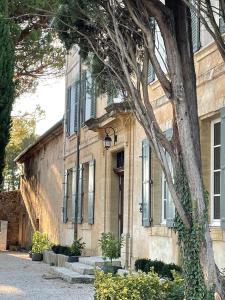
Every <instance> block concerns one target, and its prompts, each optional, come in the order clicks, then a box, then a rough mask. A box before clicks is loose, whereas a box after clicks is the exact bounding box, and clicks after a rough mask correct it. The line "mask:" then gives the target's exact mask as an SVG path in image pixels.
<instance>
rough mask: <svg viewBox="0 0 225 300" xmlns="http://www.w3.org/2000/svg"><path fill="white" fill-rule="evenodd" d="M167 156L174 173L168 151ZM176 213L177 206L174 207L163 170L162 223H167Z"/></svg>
mask: <svg viewBox="0 0 225 300" xmlns="http://www.w3.org/2000/svg"><path fill="white" fill-rule="evenodd" d="M166 157H167V162H168V165H169V168H170V171H171V173H173V172H172V162H171V158H170V156H169V154H168V153H166ZM172 175H173V174H172ZM174 215H175V208H174V204H173V199H172V197H171V194H170V192H169V187H168V184H167V182H166V177H165V175H164V172H162V224H166V223H167V220H168V219H169V218H174Z"/></svg>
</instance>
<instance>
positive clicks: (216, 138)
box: [214, 123, 221, 146]
mask: <svg viewBox="0 0 225 300" xmlns="http://www.w3.org/2000/svg"><path fill="white" fill-rule="evenodd" d="M220 127H221V126H220V123H216V124H214V146H216V145H220Z"/></svg>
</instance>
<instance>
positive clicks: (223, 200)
mask: <svg viewBox="0 0 225 300" xmlns="http://www.w3.org/2000/svg"><path fill="white" fill-rule="evenodd" d="M220 134H221V137H220V139H221V159H220V166H221V167H220V168H221V196H220V208H221V209H220V210H221V227H222V228H223V229H225V107H224V108H223V109H222V111H221V131H220Z"/></svg>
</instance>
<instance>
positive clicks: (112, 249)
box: [99, 232, 123, 265]
mask: <svg viewBox="0 0 225 300" xmlns="http://www.w3.org/2000/svg"><path fill="white" fill-rule="evenodd" d="M99 244H100V247H101V250H102V256H103V259H105V260H106V258H109V259H110V261H111V265H112V260H113V259H115V258H119V257H120V249H121V247H122V246H123V238H120V239H118V238H116V237H115V236H114V235H113V234H112V233H111V232H108V233H102V236H101V239H100V240H99Z"/></svg>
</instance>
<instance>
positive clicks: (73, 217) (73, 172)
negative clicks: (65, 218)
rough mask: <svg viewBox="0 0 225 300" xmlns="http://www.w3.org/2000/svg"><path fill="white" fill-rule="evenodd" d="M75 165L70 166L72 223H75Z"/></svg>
mask: <svg viewBox="0 0 225 300" xmlns="http://www.w3.org/2000/svg"><path fill="white" fill-rule="evenodd" d="M76 171H77V169H76V167H73V168H72V223H76V217H75V212H76Z"/></svg>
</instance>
